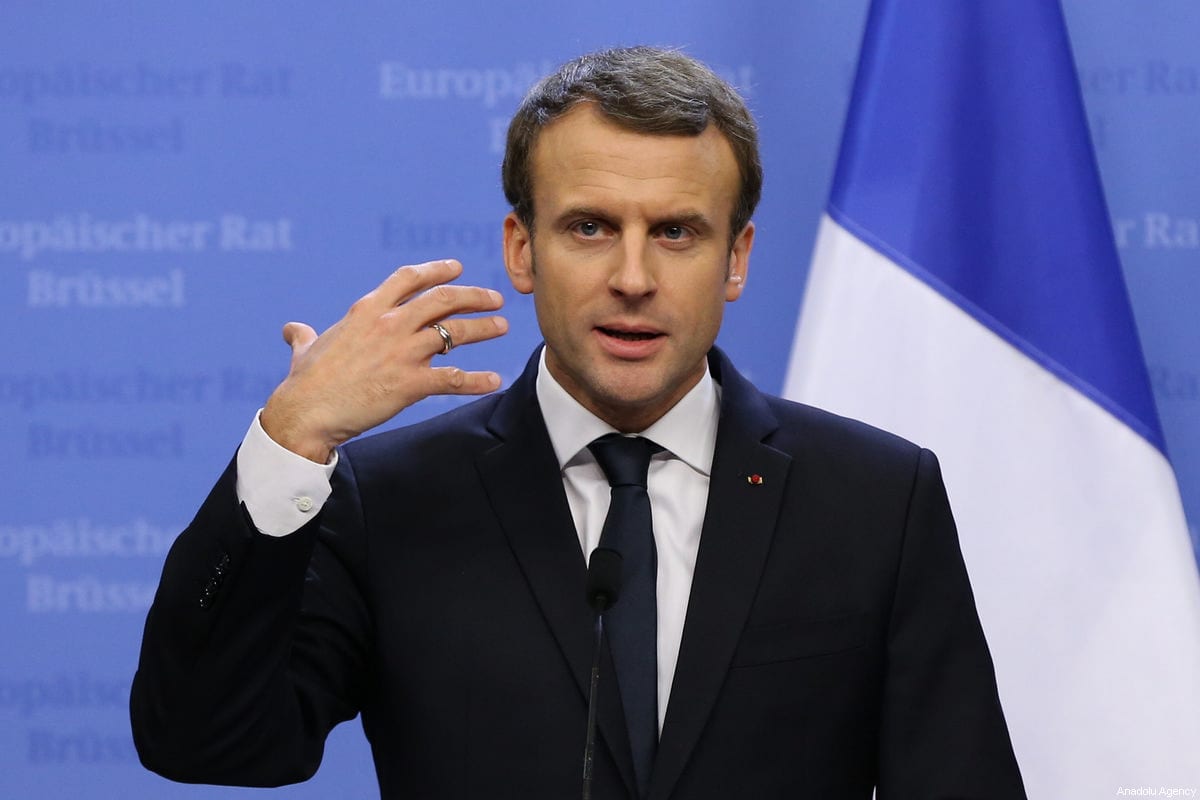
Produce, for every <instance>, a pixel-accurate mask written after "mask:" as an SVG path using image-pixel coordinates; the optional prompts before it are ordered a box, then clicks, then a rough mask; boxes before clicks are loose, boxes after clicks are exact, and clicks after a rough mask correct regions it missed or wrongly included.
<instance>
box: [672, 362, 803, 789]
mask: <svg viewBox="0 0 1200 800" xmlns="http://www.w3.org/2000/svg"><path fill="white" fill-rule="evenodd" d="M710 363H711V366H712V369H713V374H714V376H715V377H716V378H717V379H718V381H719V382H720V383H721V390H722V397H721V419H720V423H719V427H718V431H717V444H716V451H715V453H714V458H713V468H712V473H711V476H710V482H709V494H708V507H707V509H706V511H705V516H704V525H703V528H702V530H701V535H700V550H699V553H698V555H697V558H696V570H695V574H694V576H693V578H692V592H691V597H690V599H689V601H688V610H687V617H686V619H685V622H684V627H683V639H682V641H681V642H680V649H679V661H678V664H677V666H676V669H675V677H674V679H673V681H672V686H671V698H670V701H669V703H668V705H667V713H666V719H665V722H664V725H663V732H662V738H661V740H660V742H659V749H658V757H657V760H656V761H655V767H654V775H653V780H652V783H651V788H650V797H651V798H666V797H669V796H670V794H671V791H672V789H673V788H674V786H675V783H676V781H677V780H678V779H679V776H680V774H681V773H682V771H683V769H684V767H685V766H686V763H687V760H688V758H689V757H690V755H691V753H692V750H693V749H694V748H695V746H696V743H697V741H698V740H699V738H700V733H701V731H702V730H703V728H704V725H705V724H706V722H707V720H708V716H709V714H710V713H711V711H712V709H713V705H714V704H715V702H716V699H717V695H718V693H719V692H720V689H721V685H722V683H723V682H724V680H725V676H726V673H727V672H728V669H729V665H730V663H732V660H733V653H734V650H735V649H736V647H737V642H738V639H739V637H740V636H741V632H742V628H743V627H744V625H745V622H746V618H747V616H748V615H749V613H750V607H751V604H752V603H753V600H754V595H755V592H756V590H757V588H758V583H759V578H760V576H761V575H762V571H763V567H764V565H765V563H766V559H767V552H768V550H769V548H770V544H771V537H772V533H773V531H774V530H775V526H776V520H777V517H778V514H779V509H780V504H781V503H782V501H783V489H784V485H785V483H786V479H787V473H788V470H789V468H790V466H791V458H790V457H789V456H787V455H785V454H784V453H781V452H779V451H778V450H775V449H773V448H771V447H769V446H767V445H765V444H763V439H764V438H765V437H766V436H767V435H768V434H769V433H770V432H771V431H773V430H774V429H775V428H776V427H777V426H778V423H777V422H776V420H775V417H774V415H773V414H772V413H771V411H770V409H769V407H768V406H767V404H766V402H765V401H764V399H763V397H762V395H761V394H759V393H758V391H757V390H756V389H755V388H754V387H753V386H751V385H750V384H749V383H748V382H747V381H746V380H745V379H744V378H742V377H741V376H740V375H739V374H738V373H737V372H736V371H735V370H734V369H733V367H732V365H731V364H730V363H729V361H728V360H727V359H726V358H725V357H724V355H723V354H721V353H720V352H719V351H716V350H714V352H713V354H712V356H711V357H710Z"/></svg>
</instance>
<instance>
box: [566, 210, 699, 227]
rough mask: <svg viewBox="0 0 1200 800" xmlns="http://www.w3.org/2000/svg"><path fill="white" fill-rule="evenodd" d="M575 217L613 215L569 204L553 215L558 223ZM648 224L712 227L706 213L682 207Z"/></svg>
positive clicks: (656, 225) (607, 216)
mask: <svg viewBox="0 0 1200 800" xmlns="http://www.w3.org/2000/svg"><path fill="white" fill-rule="evenodd" d="M576 219H598V220H602V221H605V222H610V221H612V220H613V216H612V214H610V213H609V212H607V211H604V210H603V209H600V208H597V207H595V206H571V207H570V208H566V209H563V211H562V212H561V213H560V214H558V216H556V217H555V221H556V222H558V223H560V224H561V223H563V222H566V221H567V220H576ZM650 224H651V226H652V227H655V228H658V227H661V226H663V225H688V226H690V227H693V228H696V229H697V230H701V231H705V232H707V231H711V230H712V229H713V224H712V220H710V219H709V218H708V216H707V215H705V214H703V213H701V212H699V211H696V210H694V209H683V210H680V211H678V212H670V213H666V214H660V215H658V216H655V217H652V218H651V220H650Z"/></svg>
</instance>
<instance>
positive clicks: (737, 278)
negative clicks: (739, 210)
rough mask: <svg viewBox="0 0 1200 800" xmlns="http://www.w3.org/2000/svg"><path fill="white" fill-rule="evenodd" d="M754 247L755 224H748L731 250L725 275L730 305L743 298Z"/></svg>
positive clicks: (727, 299) (727, 300)
mask: <svg viewBox="0 0 1200 800" xmlns="http://www.w3.org/2000/svg"><path fill="white" fill-rule="evenodd" d="M753 246H754V223H753V222H747V223H746V227H744V228H742V232H741V233H739V234H738V235H737V238H736V239H734V240H733V247H732V248H730V250H729V270H728V272H727V273H726V274H725V301H726V302H728V303H732V302H733V301H734V300H737V299H738V298H739V297H741V296H742V289H744V288H745V286H746V274H747V273H748V272H749V271H750V250H751V248H752V247H753Z"/></svg>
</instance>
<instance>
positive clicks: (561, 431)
mask: <svg viewBox="0 0 1200 800" xmlns="http://www.w3.org/2000/svg"><path fill="white" fill-rule="evenodd" d="M536 391H537V398H538V403H539V405H540V406H541V409H542V417H543V418H544V419H545V421H546V429H547V431H548V432H549V434H550V443H551V445H552V446H553V448H554V454H555V456H556V457H557V458H558V464H559V468H560V469H561V470H562V479H563V489H564V490H565V491H566V494H567V503H568V504H569V505H570V508H571V517H572V519H573V520H574V522H575V531H576V533H577V534H578V536H579V545H580V548H581V549H582V550H583V552H584V554H585V555H589V556H590V554H591V552H592V550H594V549H595V548H596V545H597V544H599V542H600V532H601V530H602V529H603V527H604V518H605V516H607V514H608V506H609V499H610V489H609V485H608V479H607V478H606V477H605V476H604V472H603V470H601V469H600V465H599V464H598V463H597V462H596V458H595V456H593V455H592V452H591V451H590V450H588V447H587V446H588V444H589V443H590V442H592V441H593V440H594V439H596V438H598V437H600V436H604V435H605V434H608V433H613V432H615V429H614V428H613V427H612V426H611V425H609V424H608V423H606V422H604V421H603V420H601V419H599V418H598V417H596V416H595V415H593V414H592V413H591V412H590V411H588V410H587V409H585V408H584V407H583V406H581V405H580V404H579V403H578V402H577V401H576V400H575V399H574V398H573V397H571V395H569V394H567V392H566V390H565V389H563V388H562V386H560V385H559V384H558V382H557V381H556V380H554V377H553V376H552V375H551V374H550V371H549V370H548V369H547V368H546V354H545V350H543V351H542V358H541V362H540V363H539V365H538V375H537V383H536ZM260 413H261V412H260ZM719 414H720V387H719V386H717V384H716V382H715V381H714V380H713V379H712V375H711V374H710V373H709V372H708V371H707V370H705V372H704V375H703V377H702V378H701V379H700V382H699V383H697V384H696V385H695V386H694V387H692V389H691V391H689V392H688V393H687V394H686V395H684V396H683V398H682V399H681V400H680V401H679V402H678V403H676V404H675V406H674V407H673V408H671V410H670V411H668V412H667V413H666V414H664V415H663V416H662V417H661V418H660V419H659V420H658V421H657V422H655V423H654V424H653V425H651V426H650V427H649V428H647V429H646V430H645V431H643V432H642V435H643V436H645V437H646V438H648V439H651V440H652V441H654V442H655V443H656V444H658V445H659V446H661V447H663V448H665V449H664V451H663V452H661V453H658V454H656V455H655V456H654V457H653V459H651V461H650V473H649V476H648V478H647V487H648V492H649V495H650V509H651V516H652V518H653V523H654V543H655V547H656V548H657V554H658V581H657V591H658V726H659V731H660V732H661V730H662V724H663V719H664V718H665V716H666V710H667V700H668V699H669V698H670V695H671V683H672V680H673V679H674V677H675V664H676V662H677V661H678V659H679V643H680V639H681V638H682V636H683V622H684V618H685V616H686V615H687V605H688V597H689V596H690V595H691V591H692V574H693V572H694V571H695V568H696V553H697V551H698V550H699V548H700V528H701V526H702V525H703V523H704V512H705V508H706V507H707V504H708V481H709V474H710V472H711V470H712V460H713V452H714V451H715V449H716V441H717V420H718V417H719ZM336 464H337V453H336V452H335V453H334V456H333V458H332V460H331V461H330V463H329V464H317V463H315V462H313V461H309V460H308V459H306V458H304V457H303V456H299V455H297V454H295V453H292V452H291V451H290V450H287V449H285V448H283V447H281V446H280V445H278V444H276V443H275V442H274V441H273V440H272V439H271V438H270V437H269V436H268V435H267V433H266V431H264V430H263V428H262V425H261V424H260V423H259V420H258V416H257V415H256V416H255V418H254V421H253V422H252V423H251V425H250V429H249V430H248V431H247V432H246V437H245V439H244V440H243V441H242V446H241V449H239V450H238V455H237V467H238V479H237V493H238V499H239V500H241V501H242V502H243V503H245V504H246V510H247V511H248V512H249V514H250V518H251V519H253V520H254V524H255V527H257V528H258V530H259V531H261V532H262V533H265V534H267V535H270V536H286V535H287V534H289V533H292V532H293V531H295V530H297V529H299V528H300V527H301V526H302V525H304V523H306V522H307V521H308V520H309V519H311V518H312V515H313V514H315V513H316V512H317V511H319V510H320V508H321V507H322V506H323V505H324V503H325V501H326V500H327V499H328V498H329V495H330V492H331V490H330V486H329V478H330V476H331V475H332V474H333V468H334V466H335V465H336ZM581 602H582V601H581Z"/></svg>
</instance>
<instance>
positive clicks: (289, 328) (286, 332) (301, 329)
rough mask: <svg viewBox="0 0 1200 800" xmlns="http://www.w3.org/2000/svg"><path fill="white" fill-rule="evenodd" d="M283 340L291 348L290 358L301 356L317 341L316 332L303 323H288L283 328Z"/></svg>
mask: <svg viewBox="0 0 1200 800" xmlns="http://www.w3.org/2000/svg"><path fill="white" fill-rule="evenodd" d="M283 340H284V341H285V342H287V343H288V345H290V346H291V348H292V358H295V357H296V356H298V355H300V354H302V353H303V352H304V351H305V350H307V349H308V348H309V347H311V346H312V343H313V342H315V341H316V340H317V332H316V331H314V330H313V329H312V327H311V326H309V325H305V324H304V323H303V322H289V323H288V324H287V325H284V326H283Z"/></svg>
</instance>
